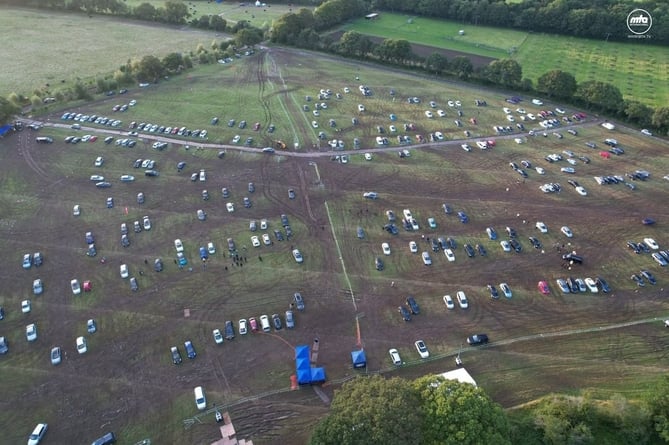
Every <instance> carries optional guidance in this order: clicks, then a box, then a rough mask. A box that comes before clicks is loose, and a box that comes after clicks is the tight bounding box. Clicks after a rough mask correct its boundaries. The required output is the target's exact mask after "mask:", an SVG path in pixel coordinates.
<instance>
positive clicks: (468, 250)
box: [462, 243, 476, 258]
mask: <svg viewBox="0 0 669 445" xmlns="http://www.w3.org/2000/svg"><path fill="white" fill-rule="evenodd" d="M462 247H463V248H464V249H465V252H466V253H467V256H468V257H469V258H474V255H476V253H475V252H474V248H473V247H472V245H471V244H469V243H465V245H464V246H462Z"/></svg>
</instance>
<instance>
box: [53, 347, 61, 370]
mask: <svg viewBox="0 0 669 445" xmlns="http://www.w3.org/2000/svg"><path fill="white" fill-rule="evenodd" d="M50 356H51V364H52V365H53V366H56V365H59V364H60V362H61V360H62V352H61V350H60V346H54V347H53V348H51V354H50Z"/></svg>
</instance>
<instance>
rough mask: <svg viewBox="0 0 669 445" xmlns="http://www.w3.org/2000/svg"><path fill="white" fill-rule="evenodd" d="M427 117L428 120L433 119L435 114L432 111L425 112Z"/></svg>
mask: <svg viewBox="0 0 669 445" xmlns="http://www.w3.org/2000/svg"><path fill="white" fill-rule="evenodd" d="M425 116H427V118H428V119H432V118H433V117H434V114H432V112H431V111H430V110H425Z"/></svg>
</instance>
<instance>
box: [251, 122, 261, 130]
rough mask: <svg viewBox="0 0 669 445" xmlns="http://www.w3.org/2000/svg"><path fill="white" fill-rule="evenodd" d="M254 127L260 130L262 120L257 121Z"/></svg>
mask: <svg viewBox="0 0 669 445" xmlns="http://www.w3.org/2000/svg"><path fill="white" fill-rule="evenodd" d="M253 129H254V130H255V131H258V130H260V122H256V123H255V124H253Z"/></svg>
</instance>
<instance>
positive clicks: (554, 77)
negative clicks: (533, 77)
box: [537, 70, 577, 99]
mask: <svg viewBox="0 0 669 445" xmlns="http://www.w3.org/2000/svg"><path fill="white" fill-rule="evenodd" d="M576 87H577V84H576V78H575V77H574V76H573V75H572V74H571V73H567V72H565V71H562V70H552V71H548V72H547V73H544V74H542V75H541V77H539V79H538V80H537V90H538V91H540V92H542V93H546V94H547V95H548V96H549V97H556V98H559V99H570V98H571V97H572V96H573V95H574V93H575V92H576Z"/></svg>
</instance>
